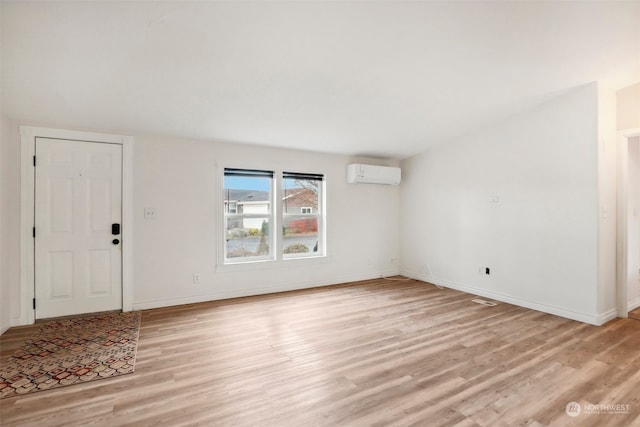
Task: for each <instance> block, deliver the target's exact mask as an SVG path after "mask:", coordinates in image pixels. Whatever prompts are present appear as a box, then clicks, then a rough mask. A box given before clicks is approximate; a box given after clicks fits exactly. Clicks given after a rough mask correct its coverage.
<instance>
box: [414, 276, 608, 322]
mask: <svg viewBox="0 0 640 427" xmlns="http://www.w3.org/2000/svg"><path fill="white" fill-rule="evenodd" d="M402 274H403V275H405V276H407V277H411V278H413V279H417V280H422V281H424V282H429V283H433V284H434V285H438V286H442V287H444V288H450V289H455V290H458V291H462V292H466V293H468V294H473V295H479V296H483V297H486V298H491V299H494V300H497V301H502V302H506V303H509V304H514V305H517V306H520V307H525V308H530V309H532V310H537V311H541V312H543V313H549V314H554V315H556V316H560V317H565V318H567V319H571V320H577V321H579V322H583V323H589V324H591V325H596V326H600V325H602V324H604V323H606V322H608V321H609V320H611V319H614V318H615V317H616V310H615V309H614V310H610V311H607V312H606V313H603V314H600V315H593V314H588V313H580V312H576V311H572V310H566V309H564V308H562V307H556V306H552V305H548V304H541V303H538V302H535V301H530V300H526V299H522V298H518V297H514V296H511V295H505V294H502V293H499V292H492V291H487V290H484V289H480V288H476V287H473V286H468V285H463V284H460V283H455V282H451V281H448V280H443V279H438V278H434V277H430V276H427V275H424V274H417V273H413V272H409V271H403V272H402Z"/></svg>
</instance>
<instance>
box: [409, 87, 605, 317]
mask: <svg viewBox="0 0 640 427" xmlns="http://www.w3.org/2000/svg"><path fill="white" fill-rule="evenodd" d="M597 117H598V87H597V85H596V84H589V85H585V86H582V87H579V88H576V89H574V90H571V91H569V92H567V93H565V94H563V95H561V96H559V97H557V98H556V99H554V100H552V101H549V102H547V103H545V104H543V105H540V106H539V107H537V108H535V109H533V110H531V111H528V112H526V113H523V114H520V115H518V116H516V117H513V118H511V119H510V120H507V121H505V122H503V123H501V124H497V125H495V126H493V127H491V128H489V129H486V130H483V131H481V132H478V133H477V134H475V135H470V136H467V137H464V138H461V139H460V140H458V141H457V142H455V143H452V144H446V145H442V146H440V147H438V148H435V149H433V150H430V151H427V152H425V153H423V154H421V155H418V156H415V157H412V158H409V159H407V160H405V161H403V162H402V167H403V174H404V182H403V184H402V186H401V202H402V204H401V216H400V223H401V237H400V241H401V251H400V253H401V255H400V256H401V261H402V271H403V272H404V273H405V274H407V275H409V276H412V277H417V278H420V279H423V280H426V281H430V282H434V283H437V284H440V285H443V286H448V287H452V288H456V289H461V290H464V291H468V292H471V293H475V294H478V295H483V296H487V297H491V298H495V299H498V300H502V301H507V302H513V303H516V304H519V305H522V306H526V307H530V308H534V309H538V310H541V311H546V312H549V313H554V314H558V315H561V316H565V317H569V318H573V319H576V320H581V321H585V322H589V323H594V324H598V323H601V322H602V320H603V319H602V316H604V315H605V313H599V312H598V307H597V305H598V304H597V298H598V260H599V258H598V255H599V254H598V196H599V192H598V152H597V148H598V140H597V139H598V129H597V125H598V123H597ZM496 197H497V198H498V199H499V202H498V203H492V202H490V200H492V198H493V199H494V200H495V198H496ZM480 267H482V268H483V269H484V267H490V268H491V274H490V275H485V274H484V272H482V273H480V272H479V271H478V269H479V268H480Z"/></svg>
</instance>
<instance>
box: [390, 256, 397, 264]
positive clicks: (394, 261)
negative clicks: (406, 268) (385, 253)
mask: <svg viewBox="0 0 640 427" xmlns="http://www.w3.org/2000/svg"><path fill="white" fill-rule="evenodd" d="M389 262H390V263H391V264H397V263H398V258H395V257H391V258H389Z"/></svg>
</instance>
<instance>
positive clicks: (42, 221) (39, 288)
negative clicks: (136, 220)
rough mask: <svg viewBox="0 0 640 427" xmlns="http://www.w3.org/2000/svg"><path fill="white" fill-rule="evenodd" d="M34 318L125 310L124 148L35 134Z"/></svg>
mask: <svg viewBox="0 0 640 427" xmlns="http://www.w3.org/2000/svg"><path fill="white" fill-rule="evenodd" d="M36 159H37V162H36V168H35V170H36V176H35V183H36V184H35V226H36V238H35V294H36V318H38V319H42V318H48V317H58V316H68V315H72V314H81V313H92V312H99V311H108V310H117V309H121V308H122V252H121V246H120V245H121V244H120V243H119V244H113V243H112V240H113V239H115V238H117V239H119V240H121V236H113V235H112V234H111V224H113V223H121V219H122V146H120V145H116V144H105V143H93V142H83V141H67V140H57V139H48V138H37V139H36Z"/></svg>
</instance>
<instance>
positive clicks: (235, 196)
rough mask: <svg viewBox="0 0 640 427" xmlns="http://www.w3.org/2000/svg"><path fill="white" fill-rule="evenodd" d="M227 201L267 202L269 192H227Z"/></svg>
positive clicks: (225, 192) (225, 193)
mask: <svg viewBox="0 0 640 427" xmlns="http://www.w3.org/2000/svg"><path fill="white" fill-rule="evenodd" d="M224 195H225V198H224V199H225V201H232V202H240V203H242V202H266V201H268V200H269V192H268V191H260V190H225V191H224Z"/></svg>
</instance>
